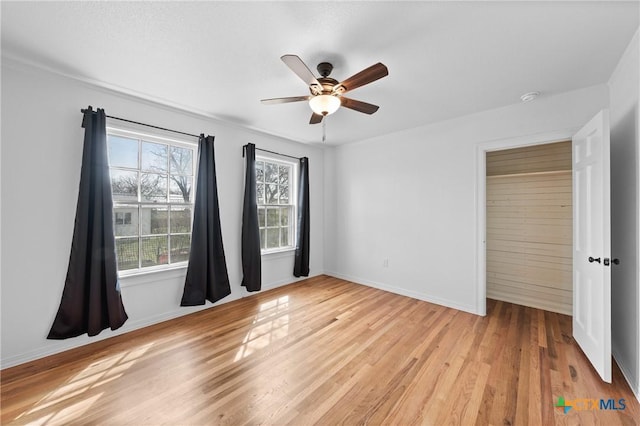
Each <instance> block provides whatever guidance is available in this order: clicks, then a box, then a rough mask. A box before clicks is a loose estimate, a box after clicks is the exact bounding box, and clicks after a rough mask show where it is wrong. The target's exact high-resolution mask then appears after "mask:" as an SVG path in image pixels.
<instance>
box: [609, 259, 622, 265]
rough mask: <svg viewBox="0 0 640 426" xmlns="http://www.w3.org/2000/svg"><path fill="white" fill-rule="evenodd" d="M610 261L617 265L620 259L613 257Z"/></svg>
mask: <svg viewBox="0 0 640 426" xmlns="http://www.w3.org/2000/svg"><path fill="white" fill-rule="evenodd" d="M611 262H613V264H614V265H619V264H620V259H613V260H612V261H611Z"/></svg>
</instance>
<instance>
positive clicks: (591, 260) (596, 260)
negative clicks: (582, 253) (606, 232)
mask: <svg viewBox="0 0 640 426" xmlns="http://www.w3.org/2000/svg"><path fill="white" fill-rule="evenodd" d="M593 262H598V263H600V258H599V257H596V258H593V257H591V256H589V263H593Z"/></svg>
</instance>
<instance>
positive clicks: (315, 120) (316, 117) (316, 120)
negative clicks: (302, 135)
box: [309, 112, 324, 124]
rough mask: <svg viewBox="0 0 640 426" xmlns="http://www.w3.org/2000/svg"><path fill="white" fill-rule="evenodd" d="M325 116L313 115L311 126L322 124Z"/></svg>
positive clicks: (310, 121)
mask: <svg viewBox="0 0 640 426" xmlns="http://www.w3.org/2000/svg"><path fill="white" fill-rule="evenodd" d="M323 118H324V115H320V114H316V113H315V112H314V113H312V114H311V120H309V124H318V123H321V122H322V119H323Z"/></svg>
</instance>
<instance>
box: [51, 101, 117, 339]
mask: <svg viewBox="0 0 640 426" xmlns="http://www.w3.org/2000/svg"><path fill="white" fill-rule="evenodd" d="M83 112H84V118H83V120H82V127H83V128H84V129H85V133H84V147H83V153H82V169H81V172H80V188H79V192H78V204H77V208H76V219H75V226H74V230H73V239H72V241H71V254H70V256H69V267H68V269H67V277H66V280H65V283H64V290H63V291H62V300H61V301H60V307H59V308H58V313H57V315H56V318H55V320H54V322H53V325H52V327H51V331H49V335H48V336H47V338H48V339H66V338H69V337H75V336H79V335H81V334H84V333H87V334H88V335H89V336H95V335H96V334H98V333H100V332H101V331H102V330H104V329H105V328H111V329H112V330H115V329H117V328H119V327H121V326H122V324H124V322H125V321H126V320H127V313H126V312H125V310H124V306H123V304H122V297H121V295H120V286H119V284H118V268H117V261H116V251H115V237H114V233H113V219H112V217H113V200H112V198H111V182H110V179H109V162H108V156H107V132H106V116H105V113H104V110H102V109H98V110H97V111H93V110H92V108H91V107H89V108H88V109H86V110H84V111H83Z"/></svg>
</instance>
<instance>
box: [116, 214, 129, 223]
mask: <svg viewBox="0 0 640 426" xmlns="http://www.w3.org/2000/svg"><path fill="white" fill-rule="evenodd" d="M116 225H131V212H126V213H125V212H116Z"/></svg>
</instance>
